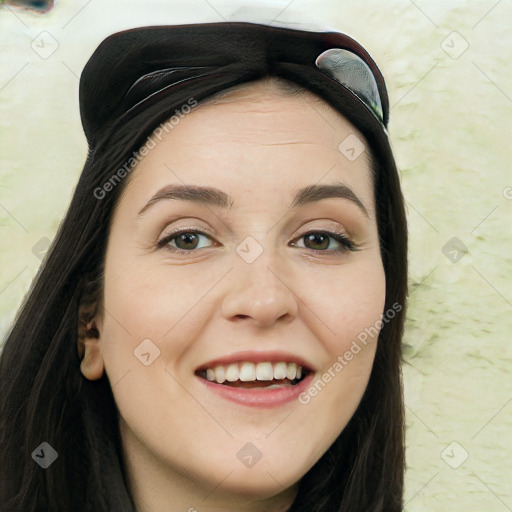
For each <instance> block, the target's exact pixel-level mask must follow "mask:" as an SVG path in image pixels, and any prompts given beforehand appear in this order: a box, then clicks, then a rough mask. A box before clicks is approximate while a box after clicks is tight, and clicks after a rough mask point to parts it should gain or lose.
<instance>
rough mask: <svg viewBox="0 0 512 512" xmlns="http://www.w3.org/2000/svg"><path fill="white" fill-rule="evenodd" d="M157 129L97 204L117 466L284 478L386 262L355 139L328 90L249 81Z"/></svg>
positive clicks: (222, 477) (284, 485)
mask: <svg viewBox="0 0 512 512" xmlns="http://www.w3.org/2000/svg"><path fill="white" fill-rule="evenodd" d="M267 87H268V86H267ZM160 136H161V139H162V140H161V141H159V140H158V139H157V138H155V139H154V140H155V141H156V146H155V147H153V148H152V149H150V150H149V153H148V154H147V156H145V157H144V159H143V160H142V162H141V163H140V164H139V165H138V166H137V168H136V169H135V170H134V171H133V174H132V176H130V178H129V179H130V183H129V184H128V187H127V188H126V189H125V190H124V192H123V195H122V198H121V200H120V202H119V204H118V208H117V210H116V211H115V214H114V216H113V219H112V226H111V232H110V235H109V239H108V248H107V254H106V264H105V288H104V317H103V319H102V320H100V318H98V319H97V324H98V328H99V332H100V336H99V342H98V343H99V347H100V351H101V356H98V357H100V358H101V360H102V362H103V364H104V368H105V371H106V373H107V375H108V378H109V380H110V383H111V386H112V389H113V394H114V398H115V401H116V404H117V408H118V411H119V420H120V430H121V437H122V444H123V451H124V456H125V464H126V467H127V471H128V475H129V479H130V481H131V483H132V486H133V487H135V488H137V487H138V486H140V485H142V484H141V483H140V482H141V479H144V478H146V480H148V481H151V482H153V483H154V486H155V487H157V485H158V484H157V483H158V482H161V483H163V482H179V484H180V486H181V487H180V489H191V488H194V489H196V490H197V495H198V496H206V495H208V493H212V494H211V495H210V496H209V497H208V498H207V499H211V498H212V497H213V496H224V497H226V499H228V497H229V496H233V495H237V496H239V497H240V496H241V497H245V498H244V499H253V500H254V499H265V498H269V497H272V496H276V495H279V494H282V493H283V492H284V493H288V494H289V495H291V494H293V493H294V492H295V490H296V488H294V487H293V486H294V484H296V483H297V482H298V481H299V479H300V478H301V477H302V476H303V475H304V474H305V473H306V472H307V471H308V470H309V469H310V468H311V467H312V466H313V464H314V463H315V462H316V461H317V460H318V459H319V458H320V457H321V455H322V454H324V453H325V452H326V450H327V449H328V448H329V446H330V445H331V444H332V443H333V441H334V440H335V439H336V438H337V437H338V435H339V434H340V432H341V431H342V429H343V428H344V427H345V426H346V424H347V422H348V421H349V419H350V418H351V416H352V415H353V414H354V412H355V410H356V408H357V406H358V404H359V402H360V400H361V397H362V395H363V392H364V390H365V388H366V385H367V382H368V379H369V376H370V372H371V368H372V363H373V359H374V354H375V350H376V343H377V337H376V336H374V337H372V336H371V335H370V336H368V335H367V337H366V340H365V343H362V342H361V341H360V340H361V339H362V338H361V337H360V338H359V340H358V336H360V335H361V333H364V332H365V329H368V328H370V327H372V326H374V325H375V323H376V322H377V321H378V320H379V318H380V315H381V314H382V312H383V308H384V300H385V275H384V270H383V266H382V261H381V257H380V251H379V243H378V233H377V224H376V218H375V206H374V197H373V185H372V178H371V171H370V163H369V153H368V151H363V152H362V153H361V154H360V155H358V153H359V151H360V150H361V146H360V144H361V143H362V141H363V137H362V136H361V135H360V133H359V132H358V131H357V130H356V129H355V128H354V127H353V126H352V125H351V124H350V123H349V122H348V121H347V120H345V119H344V118H343V117H342V116H341V115H340V114H339V113H337V112H336V111H335V110H334V109H332V108H331V107H330V106H328V105H327V104H325V103H322V102H320V101H319V100H318V99H316V98H313V97H312V96H310V95H309V94H307V95H305V96H291V95H283V94H281V93H278V92H276V91H275V90H274V89H273V88H272V89H266V88H265V86H264V85H263V84H262V83H256V84H252V85H250V86H248V87H246V88H242V89H238V90H236V91H231V92H230V93H229V94H227V95H225V96H224V97H223V98H222V100H220V101H218V102H217V103H214V104H209V105H201V106H199V107H197V108H196V109H193V110H192V112H191V113H190V114H188V115H186V116H184V117H182V118H181V119H180V121H179V123H178V124H177V125H175V126H174V128H173V129H172V130H171V131H170V132H169V133H168V134H166V133H165V131H163V136H162V135H160ZM347 137H348V139H347ZM356 137H357V138H356ZM340 144H341V149H340ZM351 148H353V151H351ZM354 156H355V157H356V158H354ZM184 187H190V188H189V189H185V188H184ZM200 187H201V188H202V187H204V188H208V189H215V191H213V192H212V191H209V190H204V191H202V192H201V191H200V189H199V188H200ZM308 187H312V188H310V189H309V191H308ZM317 187H319V188H318V190H317ZM323 187H330V188H323ZM336 187H337V188H336ZM177 232H179V233H181V235H180V234H177ZM312 232H313V233H312ZM314 232H316V235H315V234H314ZM366 332H367V331H366ZM372 332H373V331H372ZM363 337H364V336H363ZM354 342H355V343H354ZM299 367H300V368H301V370H299V369H298V368H299ZM300 373H302V378H301V380H300V381H298V380H299V379H297V377H298V375H300ZM304 376H305V377H304ZM225 379H226V380H225ZM268 379H273V380H268ZM297 381H298V382H297ZM142 475H145V476H142ZM285 490H287V491H285ZM136 492H137V491H136ZM140 492H142V491H140ZM183 492H184V493H185V491H183ZM190 506H191V507H192V506H197V508H198V510H201V508H200V502H197V503H195V504H194V503H190ZM185 510H186V509H185Z"/></svg>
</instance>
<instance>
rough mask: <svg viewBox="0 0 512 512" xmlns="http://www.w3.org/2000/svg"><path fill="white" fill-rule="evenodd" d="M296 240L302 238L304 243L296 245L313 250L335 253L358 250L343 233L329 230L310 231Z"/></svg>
mask: <svg viewBox="0 0 512 512" xmlns="http://www.w3.org/2000/svg"><path fill="white" fill-rule="evenodd" d="M297 240H304V242H303V243H304V245H298V247H304V248H306V249H311V250H312V251H315V252H323V253H335V254H336V253H343V252H346V251H357V250H358V249H357V247H356V245H355V244H354V243H353V242H352V241H351V240H350V239H348V238H347V237H346V236H345V235H343V234H341V233H331V232H330V231H310V232H309V233H306V234H304V235H302V236H301V237H299V238H298V239H297ZM293 245H296V244H293Z"/></svg>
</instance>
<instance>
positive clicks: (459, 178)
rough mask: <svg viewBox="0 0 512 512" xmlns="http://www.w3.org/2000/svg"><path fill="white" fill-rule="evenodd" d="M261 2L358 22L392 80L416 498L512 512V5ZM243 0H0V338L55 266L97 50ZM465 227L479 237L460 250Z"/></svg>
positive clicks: (284, 11)
mask: <svg viewBox="0 0 512 512" xmlns="http://www.w3.org/2000/svg"><path fill="white" fill-rule="evenodd" d="M259 4H260V5H265V6H267V10H266V11H265V13H264V14H263V15H261V16H262V17H261V18H260V19H259V20H258V19H256V21H267V22H269V21H271V20H272V19H274V18H276V20H275V22H274V23H277V22H288V23H295V22H297V21H298V22H300V23H303V24H307V25H309V26H310V28H313V29H314V28H315V26H328V27H332V28H335V29H337V30H341V31H345V32H347V33H348V34H350V35H352V36H353V37H355V38H356V39H357V40H359V41H360V42H361V43H362V44H363V45H364V46H365V47H366V48H367V49H368V50H369V51H370V53H371V54H372V55H373V57H374V58H375V60H376V61H377V62H378V63H379V66H380V68H381V69H382V71H383V73H384V75H385V77H386V80H387V84H388V88H389V95H390V103H391V105H392V109H391V124H390V134H391V139H392V142H393V147H394V149H395V152H396V157H397V161H398V164H399V167H400V169H401V175H402V183H403V189H404V193H405V196H406V199H407V204H408V220H409V231H410V285H411V286H410V302H409V311H408V320H407V332H406V337H405V343H406V347H405V359H406V364H405V365H404V378H405V394H406V405H407V464H408V470H407V475H406V497H405V501H406V510H407V511H409V512H419V511H464V512H481V511H484V510H485V511H487V512H491V511H496V512H502V511H506V510H512V496H511V489H510V482H511V481H512V478H511V476H512V474H511V473H512V470H511V462H510V461H511V455H512V449H511V446H512V442H511V441H512V436H511V432H512V428H511V426H512V425H511V410H512V383H511V379H510V375H509V374H510V360H511V349H510V346H511V344H510V338H511V336H510V334H511V327H512V325H511V324H512V315H511V310H512V305H511V302H512V293H511V287H510V282H511V275H510V273H511V272H510V271H511V268H512V267H511V254H512V241H511V237H510V213H511V208H512V200H511V199H510V198H511V197H512V188H511V187H512V177H511V175H510V163H511V140H512V138H511V136H512V133H511V132H512V130H511V112H512V65H511V63H510V62H511V60H512V51H511V48H512V35H511V31H510V28H509V26H510V20H512V6H511V4H510V2H509V1H508V0H505V1H495V0H493V1H490V2H488V1H481V2H476V1H474V2H454V1H449V2H428V1H423V2H419V1H417V2H416V3H414V2H412V1H406V0H401V1H393V2H385V3H384V2H377V1H373V2H369V1H359V2H352V1H339V0H315V1H313V0H309V1H308V0H292V1H291V2H290V1H289V0H285V1H274V2H267V3H264V2H260V3H259ZM245 5H246V2H243V1H241V2H238V3H237V2H229V3H228V2H220V1H216V0H209V1H208V2H207V1H206V0H191V1H188V2H182V3H179V2H175V1H164V0H160V1H158V0H151V1H146V2H134V1H125V2H115V1H113V0H101V1H99V0H92V1H91V0H89V1H87V0H80V1H76V2H72V1H69V0H68V1H60V2H58V3H57V5H56V7H55V9H54V10H53V11H52V12H51V13H49V14H47V15H44V16H41V15H35V14H30V13H26V12H22V11H19V10H16V11H13V10H11V9H9V8H7V7H5V6H2V7H0V62H1V66H0V165H1V167H0V173H1V174H0V177H1V183H0V230H1V234H0V244H1V253H0V265H1V266H0V269H1V275H0V312H1V324H0V335H1V337H2V338H3V337H4V336H5V334H6V332H7V330H8V327H9V325H10V323H11V322H12V320H13V318H14V315H15V312H16V310H17V308H18V307H19V305H20V304H21V301H22V298H23V296H24V294H25V293H26V291H27V290H28V289H29V286H30V283H31V279H32V277H33V276H34V275H35V272H36V271H37V268H38V265H39V264H40V259H39V257H38V255H37V254H34V251H33V248H34V246H35V247H36V250H35V252H36V253H38V251H37V248H38V247H39V248H40V250H39V253H40V252H41V248H43V247H44V241H43V242H41V239H44V238H48V239H49V240H51V239H52V238H53V236H54V235H55V232H56V230H57V227H58V225H59V222H60V221H61V219H62V217H63V215H64V213H65V211H66V209H67V206H68V203H69V200H70V198H71V194H72V191H73V188H74V186H75V184H76V181H77V179H78V176H79V174H80V172H81V168H82V165H83V163H84V160H85V155H86V143H85V138H84V136H83V132H82V129H81V125H80V118H79V111H78V77H79V75H80V72H81V70H82V68H83V66H84V64H85V62H86V60H87V58H88V57H89V56H90V54H91V53H92V51H93V50H94V48H95V47H96V46H97V44H98V43H99V42H100V41H101V40H102V39H103V38H104V37H106V36H107V35H109V34H111V33H112V32H115V31H117V30H121V29H124V28H131V27H134V26H137V25H150V24H155V25H156V24H173V23H193V22H201V21H222V19H223V18H224V19H230V20H233V19H255V18H253V17H252V15H251V14H250V13H244V11H243V10H242V11H241V12H240V11H239V12H238V13H237V14H235V15H234V14H233V13H234V12H235V11H237V9H239V8H241V7H242V8H243V7H244V6H245ZM43 31H45V32H47V33H48V34H49V35H50V36H51V37H52V38H54V40H55V43H54V44H56V45H58V48H57V49H56V51H55V52H54V53H53V54H52V55H50V56H49V57H48V58H41V57H40V56H39V55H38V54H37V53H36V52H35V51H34V49H33V47H34V46H35V45H38V44H39V46H41V44H42V43H41V42H40V39H38V36H39V35H40V34H41V32H43ZM454 31H456V32H457V33H458V35H457V34H453V32H454ZM43 37H45V38H46V45H47V46H46V48H48V44H49V43H48V42H49V39H48V35H44V36H43ZM31 45H32V46H31ZM466 45H467V49H465V51H464V52H463V53H461V51H462V50H464V48H465V47H466ZM445 50H446V51H445ZM459 53H461V54H460V55H458V54H459ZM455 57H456V58H455ZM453 237H457V239H458V240H459V241H460V243H462V244H463V245H464V246H465V247H466V249H464V251H462V252H460V251H459V252H458V253H453V252H452V253H451V255H450V253H449V251H453V249H454V248H453V247H452V248H450V247H449V246H448V248H446V244H447V243H448V241H449V240H450V239H452V238H453ZM443 248H445V249H444V252H443ZM445 253H446V254H448V256H451V257H453V256H456V255H457V256H458V257H460V256H462V258H461V259H460V260H459V261H458V262H456V263H453V262H452V261H450V259H449V258H448V257H447V255H446V254H445ZM452 442H456V443H457V444H452V445H451V443H452ZM466 454H467V455H468V458H467V459H466V460H465V461H464V462H463V463H462V464H460V462H461V460H462V459H463V458H464V457H465V456H466ZM459 464H460V466H459ZM456 466H458V467H457V468H455V467H456Z"/></svg>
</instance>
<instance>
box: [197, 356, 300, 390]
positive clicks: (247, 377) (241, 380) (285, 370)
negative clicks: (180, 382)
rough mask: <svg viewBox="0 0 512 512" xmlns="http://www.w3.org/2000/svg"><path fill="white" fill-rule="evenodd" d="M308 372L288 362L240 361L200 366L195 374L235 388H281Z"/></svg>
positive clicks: (295, 381) (294, 383) (296, 382)
mask: <svg viewBox="0 0 512 512" xmlns="http://www.w3.org/2000/svg"><path fill="white" fill-rule="evenodd" d="M308 373H309V370H307V369H305V368H303V367H302V366H299V365H297V364H295V363H288V362H284V361H282V362H277V363H271V362H260V363H251V362H242V363H232V364H228V365H216V366H215V367H213V368H201V369H199V370H197V371H196V375H197V376H198V377H201V378H202V379H205V380H207V381H210V382H212V383H216V384H222V385H224V386H230V387H235V388H250V389H254V388H264V389H273V388H282V387H290V386H295V385H297V384H298V383H299V382H301V381H302V380H303V379H304V378H305V377H306V376H307V375H308Z"/></svg>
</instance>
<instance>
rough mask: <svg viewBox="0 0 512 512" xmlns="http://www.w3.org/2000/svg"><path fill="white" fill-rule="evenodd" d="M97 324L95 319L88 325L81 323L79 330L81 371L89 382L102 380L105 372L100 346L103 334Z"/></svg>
mask: <svg viewBox="0 0 512 512" xmlns="http://www.w3.org/2000/svg"><path fill="white" fill-rule="evenodd" d="M97 322H98V321H97V320H96V319H93V320H91V321H90V322H88V323H87V324H83V323H80V327H79V330H78V340H77V349H78V355H79V357H80V359H81V360H82V362H81V363H80V371H81V372H82V374H83V376H84V377H85V378H86V379H89V380H98V379H100V378H101V376H102V375H103V371H104V365H103V356H102V355H101V345H100V337H101V334H100V329H98V326H97V325H98V324H97Z"/></svg>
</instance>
